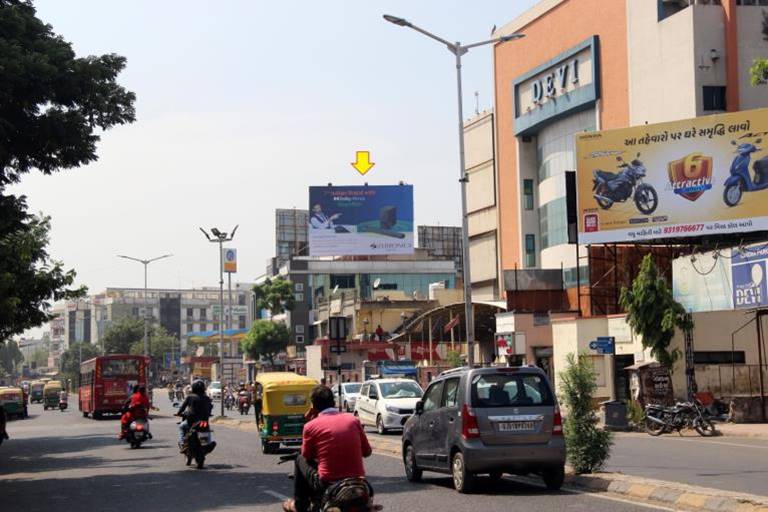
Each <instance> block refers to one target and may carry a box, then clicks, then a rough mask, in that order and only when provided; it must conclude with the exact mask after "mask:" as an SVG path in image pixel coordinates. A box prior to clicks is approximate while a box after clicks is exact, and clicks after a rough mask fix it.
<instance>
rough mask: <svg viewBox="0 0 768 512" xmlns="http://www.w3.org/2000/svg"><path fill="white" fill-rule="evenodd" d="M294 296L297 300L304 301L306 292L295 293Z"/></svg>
mask: <svg viewBox="0 0 768 512" xmlns="http://www.w3.org/2000/svg"><path fill="white" fill-rule="evenodd" d="M293 297H294V299H295V300H296V302H304V294H303V293H294V294H293Z"/></svg>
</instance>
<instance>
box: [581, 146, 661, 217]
mask: <svg viewBox="0 0 768 512" xmlns="http://www.w3.org/2000/svg"><path fill="white" fill-rule="evenodd" d="M639 158H640V153H638V154H637V156H636V157H635V158H634V159H633V160H632V161H631V162H629V163H627V162H625V161H624V159H623V158H622V157H620V156H617V157H616V160H617V161H618V162H619V172H610V171H601V170H599V169H595V170H594V171H593V172H592V177H593V179H592V192H593V193H594V194H593V197H594V198H595V200H596V201H597V204H598V205H600V208H602V209H603V210H608V209H609V208H610V207H611V206H613V205H614V203H623V202H625V201H627V200H628V199H630V198H631V199H632V200H633V201H634V202H635V206H636V207H637V209H638V211H639V212H640V213H642V214H643V215H651V214H652V213H653V212H655V211H656V208H657V207H658V206H659V194H658V193H657V192H656V189H655V188H653V186H652V185H648V184H647V183H643V178H644V177H645V175H646V174H647V171H646V169H645V165H644V164H643V162H641V161H640V160H639Z"/></svg>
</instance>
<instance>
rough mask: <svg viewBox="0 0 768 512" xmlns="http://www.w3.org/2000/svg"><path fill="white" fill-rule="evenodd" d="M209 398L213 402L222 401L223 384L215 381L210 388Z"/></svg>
mask: <svg viewBox="0 0 768 512" xmlns="http://www.w3.org/2000/svg"><path fill="white" fill-rule="evenodd" d="M208 396H209V397H211V400H221V382H219V381H214V382H211V385H210V386H208Z"/></svg>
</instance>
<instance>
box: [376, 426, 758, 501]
mask: <svg viewBox="0 0 768 512" xmlns="http://www.w3.org/2000/svg"><path fill="white" fill-rule="evenodd" d="M366 431H367V432H368V435H369V437H371V438H373V439H377V438H381V439H384V440H386V441H389V442H397V441H398V440H399V437H400V436H399V434H396V433H393V434H388V435H385V436H383V437H382V436H379V435H378V434H376V433H375V432H374V431H373V430H372V429H368V428H367V429H366ZM614 440H615V444H614V446H613V450H612V451H611V458H610V459H609V461H608V464H607V465H606V468H605V469H606V470H607V471H612V472H617V473H624V474H626V475H636V476H642V477H646V478H655V479H658V480H669V481H673V482H681V483H684V484H689V485H698V486H702V487H712V488H714V489H721V490H725V491H733V492H744V493H749V494H757V495H766V494H768V485H766V481H768V440H765V439H749V438H734V437H715V438H702V437H700V436H699V435H698V434H696V433H695V432H689V433H685V434H684V436H683V437H680V436H678V435H677V434H673V435H672V434H670V435H664V436H660V437H651V436H649V435H647V434H639V433H638V434H635V433H633V434H625V433H618V434H616V435H615V437H614Z"/></svg>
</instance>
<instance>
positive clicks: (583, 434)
mask: <svg viewBox="0 0 768 512" xmlns="http://www.w3.org/2000/svg"><path fill="white" fill-rule="evenodd" d="M559 376H560V381H561V384H560V391H561V397H560V400H561V401H562V403H563V405H564V406H565V407H566V409H567V411H568V417H567V419H566V421H565V424H564V428H563V434H564V435H565V447H566V452H567V455H568V462H569V463H570V464H571V467H573V470H574V471H575V472H576V473H577V474H582V473H593V472H594V471H597V470H598V469H600V468H601V467H603V464H605V461H606V460H608V457H609V455H610V452H611V446H612V444H613V439H612V437H613V436H612V435H611V433H610V432H608V431H605V430H601V429H599V428H597V416H596V415H595V411H594V409H593V404H592V398H593V396H594V393H595V390H596V389H597V374H596V373H595V369H594V368H593V367H592V363H591V361H590V360H589V358H588V357H586V355H585V356H582V357H579V358H577V357H576V355H575V354H573V353H570V354H568V355H567V356H566V368H565V370H564V371H562V372H560V374H559Z"/></svg>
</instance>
